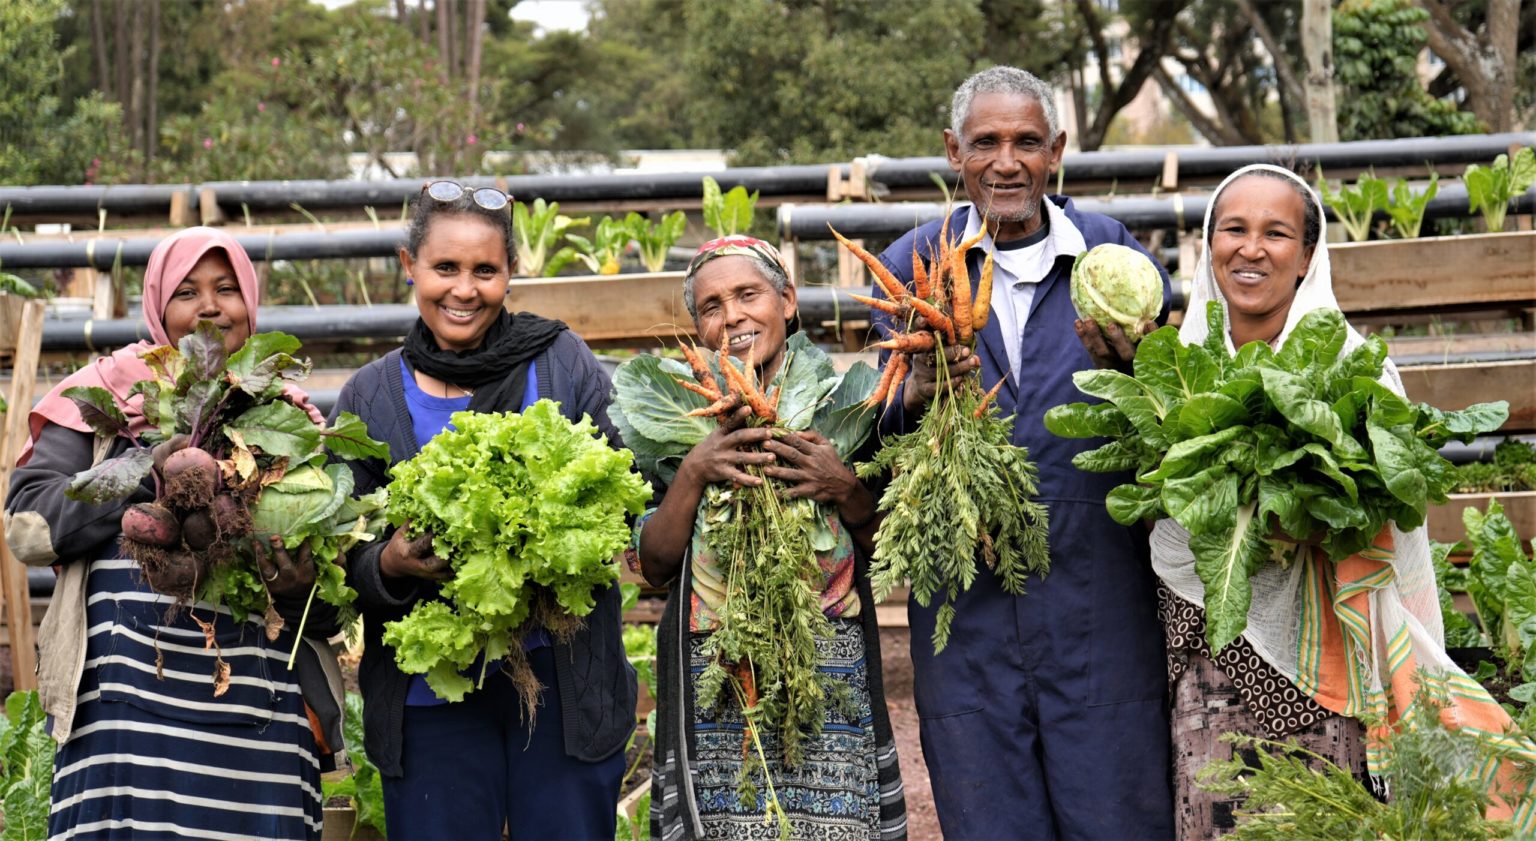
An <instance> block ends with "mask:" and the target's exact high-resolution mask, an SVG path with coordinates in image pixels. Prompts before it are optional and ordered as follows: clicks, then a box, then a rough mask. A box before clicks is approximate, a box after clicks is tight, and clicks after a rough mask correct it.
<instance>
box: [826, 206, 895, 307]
mask: <svg viewBox="0 0 1536 841" xmlns="http://www.w3.org/2000/svg"><path fill="white" fill-rule="evenodd" d="M827 229H828V230H830V231H831V232H832V236H834V237H837V241H838V242H840V243H842V244H843V247H844V248H846V249H848V253H850V254H852V255H853V256H855V257H857V258H859V260H860V261H861V262H863V263H864V265H866V266H868V267H869V271H870V273H871V274H873V275H874V276H875V283H877V284H879V285H880V288H881V289H884V290H885V295H886V297H887V298H890V299H891V300H893V301H899V300H901V299H902V298H905V297H907V288H906V287H905V286H903V285H902V284H901V281H899V280H897V279H896V275H893V274H891V270H890V269H887V268H886V267H885V264H884V263H882V262H880V258H879V257H876V256H875V255H873V254H871V253H869V252H868V251H865V250H864V249H863V248H860V247H859V246H858V245H856V244H854V242H853V241H852V240H850V239H848V238H847V237H845V236H843V235H842V234H840V233H838V232H837V229H836V228H834V227H832V226H831V225H830V224H829V225H827Z"/></svg>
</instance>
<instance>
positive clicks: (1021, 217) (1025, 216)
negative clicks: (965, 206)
mask: <svg viewBox="0 0 1536 841" xmlns="http://www.w3.org/2000/svg"><path fill="white" fill-rule="evenodd" d="M1039 210H1040V203H1039V202H1030V203H1029V204H1027V205H1025V206H1023V207H1021V208H1019V209H1018V210H1015V211H1013V212H1012V213H991V212H985V214H986V217H987V218H988V219H989V220H991V221H993V222H1009V223H1013V222H1028V221H1029V220H1031V219H1033V218H1035V214H1036V213H1038V212H1039Z"/></svg>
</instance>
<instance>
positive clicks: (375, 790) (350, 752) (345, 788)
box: [321, 692, 389, 836]
mask: <svg viewBox="0 0 1536 841" xmlns="http://www.w3.org/2000/svg"><path fill="white" fill-rule="evenodd" d="M341 736H342V740H343V741H344V742H346V746H347V757H348V758H349V759H350V760H351V762H352V773H350V774H348V775H347V776H345V777H342V778H341V779H339V780H324V781H322V783H321V788H322V791H323V792H324V794H325V797H326V799H330V798H332V797H345V798H347V799H348V800H350V801H351V802H352V811H354V812H355V813H357V824H358V825H363V824H366V825H368V826H371V827H373V828H374V829H376V830H378V831H379V834H380V835H385V836H387V835H388V833H389V830H388V829H387V828H386V826H385V822H384V778H383V777H382V776H381V775H380V774H379V768H378V766H377V765H374V764H373V760H371V759H369V758H368V752H367V749H366V747H365V745H364V743H363V696H362V695H359V694H358V693H356V692H348V693H347V699H346V716H345V717H344V718H343V719H342V724H341Z"/></svg>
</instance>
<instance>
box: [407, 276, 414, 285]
mask: <svg viewBox="0 0 1536 841" xmlns="http://www.w3.org/2000/svg"><path fill="white" fill-rule="evenodd" d="M405 285H406V286H415V285H416V281H414V280H411V278H410V277H409V276H407V277H406V278H405Z"/></svg>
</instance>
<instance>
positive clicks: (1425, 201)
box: [1387, 172, 1440, 239]
mask: <svg viewBox="0 0 1536 841" xmlns="http://www.w3.org/2000/svg"><path fill="white" fill-rule="evenodd" d="M1439 192H1440V176H1439V174H1438V173H1434V172H1431V173H1430V174H1429V186H1428V187H1425V188H1424V192H1422V193H1415V192H1414V191H1413V188H1411V187H1409V186H1408V179H1406V178H1399V179H1397V180H1396V181H1395V182H1393V184H1392V200H1391V202H1390V203H1388V204H1387V216H1388V217H1390V218H1391V219H1392V227H1393V228H1395V229H1397V235H1398V236H1400V237H1402V238H1403V239H1413V238H1415V237H1417V236H1418V235H1419V228H1420V227H1421V226H1422V225H1423V224H1424V210H1425V208H1427V207H1429V202H1430V200H1431V199H1433V198H1434V197H1435V195H1436V194H1437V193H1439Z"/></svg>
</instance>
